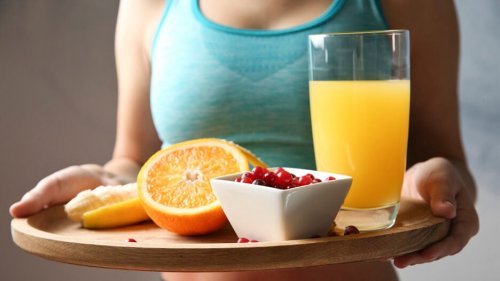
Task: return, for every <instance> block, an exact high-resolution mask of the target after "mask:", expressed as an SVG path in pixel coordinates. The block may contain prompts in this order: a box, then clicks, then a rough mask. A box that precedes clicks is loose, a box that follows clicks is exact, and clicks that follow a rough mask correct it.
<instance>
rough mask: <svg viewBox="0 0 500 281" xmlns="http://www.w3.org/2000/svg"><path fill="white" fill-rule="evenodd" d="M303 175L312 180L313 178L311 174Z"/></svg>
mask: <svg viewBox="0 0 500 281" xmlns="http://www.w3.org/2000/svg"><path fill="white" fill-rule="evenodd" d="M304 177H310V178H311V179H312V180H314V179H315V177H314V175H313V174H305V175H304Z"/></svg>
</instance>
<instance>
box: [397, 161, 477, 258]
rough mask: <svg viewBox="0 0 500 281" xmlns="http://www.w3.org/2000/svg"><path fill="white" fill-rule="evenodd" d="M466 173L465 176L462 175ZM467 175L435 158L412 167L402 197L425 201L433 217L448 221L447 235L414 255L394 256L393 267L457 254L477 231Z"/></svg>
mask: <svg viewBox="0 0 500 281" xmlns="http://www.w3.org/2000/svg"><path fill="white" fill-rule="evenodd" d="M464 173H467V175H464ZM468 176H469V175H468V172H467V170H466V169H460V167H458V165H455V164H454V163H453V162H451V161H449V160H447V159H445V158H441V157H436V158H432V159H430V160H428V161H426V162H421V163H418V164H416V165H414V166H413V167H411V168H410V169H409V170H408V171H407V172H406V175H405V179H404V184H403V196H406V197H412V198H419V199H423V200H424V201H426V202H427V203H428V204H429V205H430V208H431V210H432V212H433V214H434V215H436V216H439V217H444V218H447V219H451V226H450V231H449V233H448V236H446V237H445V238H444V239H443V240H441V241H439V242H436V243H434V244H432V245H430V246H429V247H427V248H425V249H423V250H420V251H418V252H415V253H410V254H406V255H403V256H399V257H396V258H395V259H394V265H395V266H396V267H398V268H404V267H406V266H409V265H415V264H420V263H426V262H431V261H434V260H437V259H440V258H442V257H445V256H449V255H454V254H456V253H458V252H460V251H461V250H462V249H463V248H464V247H465V245H466V244H467V243H468V242H469V240H470V239H471V238H472V237H473V236H474V235H476V233H477V232H478V231H479V218H478V215H477V212H476V209H475V207H474V201H475V199H474V194H475V193H473V191H472V190H471V189H472V188H474V186H473V183H470V185H472V186H468V184H467V182H468V181H467V180H465V178H467V177H468Z"/></svg>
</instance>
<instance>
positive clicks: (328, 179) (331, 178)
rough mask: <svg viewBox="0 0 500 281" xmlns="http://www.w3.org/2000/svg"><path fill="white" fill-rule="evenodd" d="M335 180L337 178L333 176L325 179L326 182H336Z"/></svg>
mask: <svg viewBox="0 0 500 281" xmlns="http://www.w3.org/2000/svg"><path fill="white" fill-rule="evenodd" d="M334 180H336V178H335V177H332V176H329V177H326V179H325V181H334Z"/></svg>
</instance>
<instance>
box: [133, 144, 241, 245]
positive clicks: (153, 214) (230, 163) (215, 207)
mask: <svg viewBox="0 0 500 281" xmlns="http://www.w3.org/2000/svg"><path fill="white" fill-rule="evenodd" d="M248 169H249V165H248V160H247V156H246V155H245V153H243V152H242V151H241V150H240V149H239V148H238V147H237V146H235V145H234V144H231V143H228V142H227V141H224V140H220V139H197V140H191V141H186V142H182V143H178V144H175V145H172V146H170V147H167V148H165V149H162V150H160V151H158V152H157V153H155V154H154V155H153V156H152V157H151V158H150V159H149V160H148V161H147V162H146V164H144V165H143V166H142V168H141V171H140V172H139V175H138V177H137V188H138V194H139V198H140V199H141V202H142V204H143V206H144V210H145V211H146V213H147V214H148V215H149V217H150V218H151V219H152V220H153V221H154V222H155V223H156V224H157V225H158V226H160V227H161V228H164V229H167V230H169V231H172V232H175V233H178V234H182V235H200V234H207V233H210V232H214V231H216V230H218V229H220V228H222V227H223V226H224V225H225V224H226V222H227V219H226V216H225V215H224V212H223V211H222V208H221V206H220V203H219V201H218V200H217V198H216V196H215V194H214V193H213V192H212V188H211V186H210V179H211V178H214V177H217V176H222V175H226V174H232V173H238V172H242V171H246V170H248Z"/></svg>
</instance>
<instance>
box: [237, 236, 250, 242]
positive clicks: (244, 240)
mask: <svg viewBox="0 0 500 281" xmlns="http://www.w3.org/2000/svg"><path fill="white" fill-rule="evenodd" d="M237 242H238V243H248V242H250V240H248V239H247V238H244V237H242V238H238V241H237Z"/></svg>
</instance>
